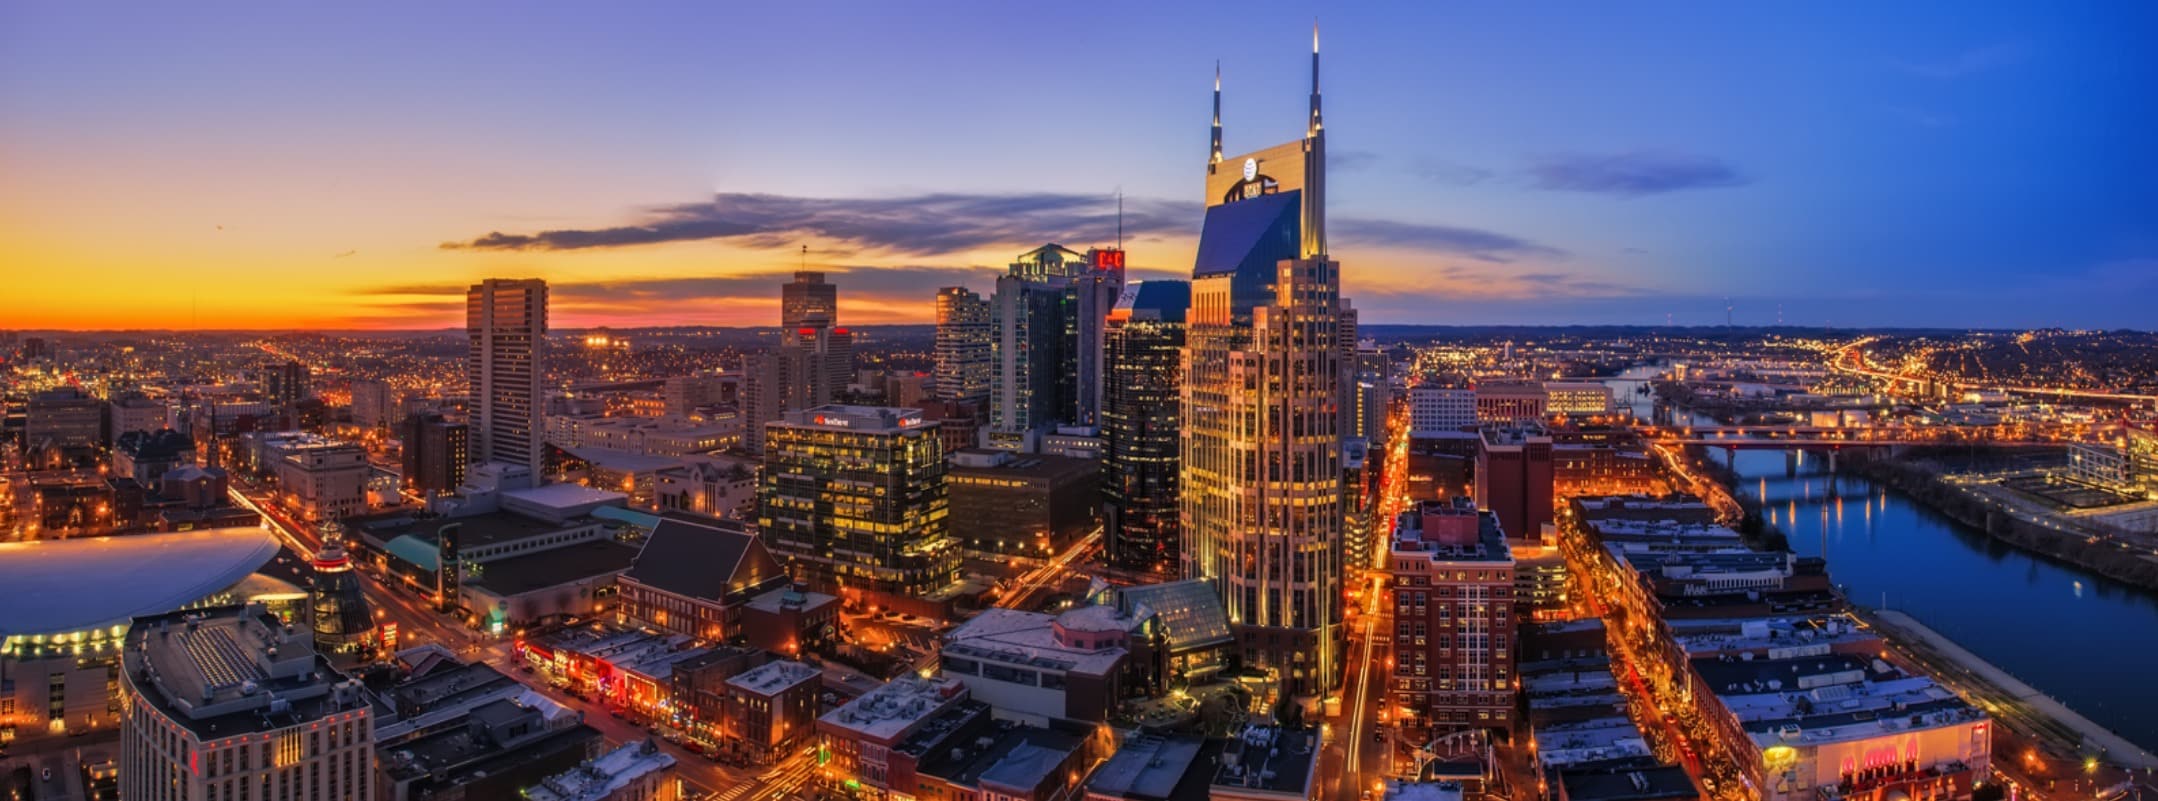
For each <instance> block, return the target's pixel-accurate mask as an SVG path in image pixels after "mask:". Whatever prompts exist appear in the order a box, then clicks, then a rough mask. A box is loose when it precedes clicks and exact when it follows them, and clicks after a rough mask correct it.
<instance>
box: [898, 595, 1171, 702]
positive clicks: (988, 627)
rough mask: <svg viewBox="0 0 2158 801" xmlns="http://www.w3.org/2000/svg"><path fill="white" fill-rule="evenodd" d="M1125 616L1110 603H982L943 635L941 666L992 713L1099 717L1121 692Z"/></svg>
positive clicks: (1127, 619)
mask: <svg viewBox="0 0 2158 801" xmlns="http://www.w3.org/2000/svg"><path fill="white" fill-rule="evenodd" d="M1130 624H1131V619H1130V617H1129V616H1127V615H1123V614H1122V613H1120V612H1119V611H1118V610H1117V609H1116V608H1115V607H1109V606H1083V607H1079V608H1077V609H1073V610H1070V611H1068V612H1065V613H1063V614H1061V615H1050V614H1044V613H1041V612H1026V611H1021V610H1017V609H985V610H983V611H982V613H981V614H980V615H977V616H976V617H974V618H973V619H972V620H969V621H967V622H966V623H964V624H961V625H960V626H959V627H958V628H956V629H953V630H952V631H951V632H949V633H947V634H945V635H944V647H943V649H942V652H941V656H940V657H939V658H940V661H941V664H942V666H943V669H944V674H945V675H946V676H948V677H951V678H954V679H957V680H959V681H960V682H961V683H963V684H965V685H966V686H967V688H968V689H969V690H970V691H971V693H970V694H971V695H972V696H973V697H974V698H975V699H976V700H979V701H984V702H986V703H988V704H989V705H990V706H992V707H994V708H995V709H996V711H997V715H998V716H999V717H1005V718H1010V719H1014V720H1023V721H1027V722H1031V723H1036V724H1044V723H1046V722H1048V721H1049V720H1050V719H1053V718H1070V719H1074V720H1088V721H1100V720H1104V719H1106V718H1107V717H1108V713H1109V711H1110V710H1111V709H1112V708H1113V707H1114V706H1115V704H1116V702H1117V701H1119V700H1121V699H1122V690H1121V685H1122V682H1121V679H1122V674H1123V671H1124V667H1125V663H1126V660H1128V659H1129V658H1130V656H1131V653H1130V651H1129V650H1127V649H1126V648H1125V645H1126V643H1127V642H1128V641H1129V628H1130Z"/></svg>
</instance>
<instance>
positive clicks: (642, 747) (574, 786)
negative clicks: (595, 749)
mask: <svg viewBox="0 0 2158 801" xmlns="http://www.w3.org/2000/svg"><path fill="white" fill-rule="evenodd" d="M521 795H522V797H523V798H525V799H526V800H527V801H676V800H677V799H680V798H681V797H682V786H681V783H680V782H677V781H675V778H674V757H672V756H668V755H667V754H666V753H664V752H661V751H660V750H659V744H658V743H655V742H652V741H651V740H637V741H631V742H627V743H623V744H622V745H621V747H619V748H616V749H614V750H613V751H609V752H607V753H605V754H601V755H599V756H597V757H593V758H592V759H589V760H586V761H585V763H584V764H581V765H578V766H577V767H575V768H572V769H570V770H567V771H564V772H562V773H559V774H556V775H554V776H549V777H547V778H546V779H543V780H541V781H540V782H539V783H538V784H534V785H532V786H530V787H526V788H524V790H523V792H522V794H521Z"/></svg>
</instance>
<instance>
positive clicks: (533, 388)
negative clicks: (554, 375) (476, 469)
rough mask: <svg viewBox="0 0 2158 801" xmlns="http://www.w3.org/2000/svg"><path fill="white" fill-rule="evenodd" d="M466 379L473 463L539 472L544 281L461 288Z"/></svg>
mask: <svg viewBox="0 0 2158 801" xmlns="http://www.w3.org/2000/svg"><path fill="white" fill-rule="evenodd" d="M465 335H466V337H467V338H468V339H469V340H470V342H471V350H470V351H469V352H468V353H467V355H466V357H465V384H466V390H467V395H468V397H469V398H470V399H471V404H472V409H471V443H470V453H471V456H472V463H473V464H479V463H482V462H501V463H504V464H510V465H520V466H523V467H525V468H526V469H528V470H530V471H531V474H532V477H533V480H534V481H540V480H541V477H542V476H543V475H544V467H545V466H544V465H543V464H542V462H543V457H544V456H545V447H544V445H543V444H542V442H541V440H540V406H539V404H540V402H541V401H542V400H544V398H545V394H544V390H543V387H544V386H545V383H544V382H545V379H546V360H547V282H545V281H542V280H539V279H537V278H523V279H508V278H489V279H487V280H486V281H483V282H481V283H477V284H473V285H472V288H471V289H470V290H468V291H466V292H465Z"/></svg>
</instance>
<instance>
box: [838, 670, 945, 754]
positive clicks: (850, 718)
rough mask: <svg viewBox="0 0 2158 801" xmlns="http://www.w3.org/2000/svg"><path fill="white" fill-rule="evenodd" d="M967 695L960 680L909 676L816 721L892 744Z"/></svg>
mask: <svg viewBox="0 0 2158 801" xmlns="http://www.w3.org/2000/svg"><path fill="white" fill-rule="evenodd" d="M964 694H966V685H963V684H960V683H959V680H958V679H924V678H918V677H915V676H913V675H911V674H910V675H905V676H901V677H899V678H896V679H893V680H891V681H889V682H886V683H885V684H884V686H882V687H878V688H875V689H872V690H870V691H869V692H866V693H863V694H862V696H861V697H860V698H856V699H854V700H852V701H848V702H847V703H846V705H845V706H842V707H840V708H838V709H834V710H832V711H830V712H827V713H825V715H824V717H821V718H818V719H817V722H819V723H822V724H824V725H828V726H833V727H837V728H840V729H844V730H847V731H850V732H854V733H855V734H857V735H859V736H862V737H866V738H869V739H873V740H878V741H882V742H891V741H893V740H896V739H898V738H899V736H900V735H901V734H904V733H905V732H906V731H907V730H908V729H909V728H912V727H913V726H914V724H916V723H920V722H921V721H923V720H925V719H927V718H928V717H929V716H930V715H933V714H936V712H937V710H939V709H941V708H943V707H944V706H945V705H946V704H949V703H952V702H953V701H954V699H957V698H959V697H960V696H962V695H964Z"/></svg>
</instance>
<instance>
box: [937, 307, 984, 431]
mask: <svg viewBox="0 0 2158 801" xmlns="http://www.w3.org/2000/svg"><path fill="white" fill-rule="evenodd" d="M990 331H991V329H990V326H989V301H988V300H986V299H984V298H983V297H982V296H980V295H977V294H974V292H973V291H972V290H969V289H967V288H966V287H959V286H948V287H945V288H943V289H939V290H937V369H936V379H937V397H938V398H941V399H944V400H955V401H960V402H963V403H982V402H985V401H988V400H989V370H990V365H991V364H992V363H993V361H992V359H993V357H992V355H991V354H992V353H993V352H994V347H993V346H992V345H991V340H992V337H991V334H990Z"/></svg>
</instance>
